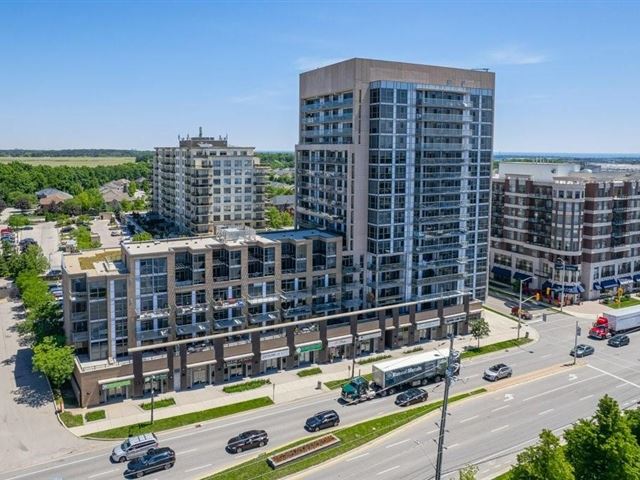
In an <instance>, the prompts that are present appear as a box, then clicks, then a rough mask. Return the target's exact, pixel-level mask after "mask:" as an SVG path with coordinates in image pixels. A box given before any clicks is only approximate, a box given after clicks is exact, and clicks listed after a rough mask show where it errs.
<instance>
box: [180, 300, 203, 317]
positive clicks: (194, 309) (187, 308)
mask: <svg viewBox="0 0 640 480" xmlns="http://www.w3.org/2000/svg"><path fill="white" fill-rule="evenodd" d="M207 308H209V305H208V304H206V303H196V304H195V305H180V306H178V307H176V313H177V314H178V315H184V314H186V313H201V312H206V311H207Z"/></svg>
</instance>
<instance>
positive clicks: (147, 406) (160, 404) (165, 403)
mask: <svg viewBox="0 0 640 480" xmlns="http://www.w3.org/2000/svg"><path fill="white" fill-rule="evenodd" d="M175 404H176V401H175V400H174V399H173V398H171V397H169V398H163V399H162V400H156V401H155V402H153V408H154V410H155V409H156V408H166V407H171V406H173V405H175ZM140 408H141V409H143V410H151V402H147V403H141V404H140Z"/></svg>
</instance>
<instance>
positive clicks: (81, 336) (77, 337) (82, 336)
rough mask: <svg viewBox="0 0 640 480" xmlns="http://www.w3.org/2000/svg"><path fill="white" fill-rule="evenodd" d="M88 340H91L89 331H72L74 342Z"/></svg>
mask: <svg viewBox="0 0 640 480" xmlns="http://www.w3.org/2000/svg"><path fill="white" fill-rule="evenodd" d="M87 340H89V332H72V333H71V341H72V342H86V341H87Z"/></svg>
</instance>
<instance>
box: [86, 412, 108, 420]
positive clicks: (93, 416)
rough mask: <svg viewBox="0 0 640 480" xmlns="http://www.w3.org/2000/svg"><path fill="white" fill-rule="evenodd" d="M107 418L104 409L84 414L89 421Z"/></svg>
mask: <svg viewBox="0 0 640 480" xmlns="http://www.w3.org/2000/svg"><path fill="white" fill-rule="evenodd" d="M105 418H107V414H106V413H105V411H104V410H94V411H93V412H87V413H85V414H84V419H85V420H86V421H87V422H95V421H96V420H104V419H105Z"/></svg>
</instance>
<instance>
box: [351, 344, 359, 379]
mask: <svg viewBox="0 0 640 480" xmlns="http://www.w3.org/2000/svg"><path fill="white" fill-rule="evenodd" d="M357 337H358V336H357V335H354V336H353V352H351V353H352V355H351V378H353V377H354V376H355V375H356V344H357V343H356V342H357V341H358V340H357Z"/></svg>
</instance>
